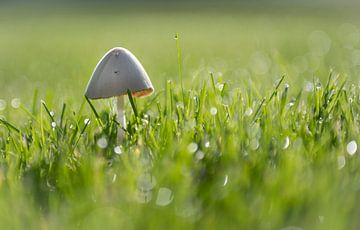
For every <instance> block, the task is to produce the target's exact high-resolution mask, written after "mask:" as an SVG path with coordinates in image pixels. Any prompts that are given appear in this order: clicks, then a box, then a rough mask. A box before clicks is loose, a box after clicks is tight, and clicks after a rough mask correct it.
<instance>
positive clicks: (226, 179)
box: [223, 175, 229, 186]
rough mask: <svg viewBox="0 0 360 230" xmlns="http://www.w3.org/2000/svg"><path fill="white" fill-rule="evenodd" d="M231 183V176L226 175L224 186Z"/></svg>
mask: <svg viewBox="0 0 360 230" xmlns="http://www.w3.org/2000/svg"><path fill="white" fill-rule="evenodd" d="M228 181H229V176H228V175H225V178H224V183H223V186H226V185H227V183H228Z"/></svg>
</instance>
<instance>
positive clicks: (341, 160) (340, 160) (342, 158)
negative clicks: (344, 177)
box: [337, 156, 346, 169]
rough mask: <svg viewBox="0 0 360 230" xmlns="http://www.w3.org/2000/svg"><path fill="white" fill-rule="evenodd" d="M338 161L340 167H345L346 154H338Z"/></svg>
mask: <svg viewBox="0 0 360 230" xmlns="http://www.w3.org/2000/svg"><path fill="white" fill-rule="evenodd" d="M337 163H338V169H342V168H344V167H345V164H346V160H345V156H338V158H337Z"/></svg>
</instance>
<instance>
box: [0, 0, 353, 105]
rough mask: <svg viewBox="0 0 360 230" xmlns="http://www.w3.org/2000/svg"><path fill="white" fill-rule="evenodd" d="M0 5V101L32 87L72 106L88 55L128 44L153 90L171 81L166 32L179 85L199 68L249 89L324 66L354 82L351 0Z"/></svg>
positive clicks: (309, 75) (305, 77)
mask: <svg viewBox="0 0 360 230" xmlns="http://www.w3.org/2000/svg"><path fill="white" fill-rule="evenodd" d="M0 4H1V5H0V82H1V84H0V92H1V93H0V99H1V98H2V99H5V100H11V99H12V98H20V99H21V101H23V102H24V103H25V104H26V103H28V102H29V100H30V98H31V95H32V94H33V92H34V90H35V89H38V90H39V92H40V95H41V96H42V97H44V98H46V97H47V98H48V99H50V98H53V97H56V100H60V101H59V104H60V102H61V101H62V100H66V101H68V102H69V100H70V101H72V102H75V103H77V101H78V98H79V97H81V96H82V94H83V92H84V89H85V87H86V84H87V81H88V79H89V77H90V76H91V73H92V71H93V68H94V67H95V65H96V63H97V62H98V60H99V59H100V58H101V57H102V55H103V54H104V53H105V52H106V51H107V50H108V49H110V48H112V47H115V46H123V47H126V48H128V49H129V50H131V51H132V52H133V53H134V54H135V55H136V56H137V57H138V58H139V59H140V61H141V62H142V63H143V65H144V66H145V68H146V70H147V71H148V73H149V75H150V77H151V79H152V80H153V83H154V85H155V87H156V88H157V89H161V88H163V87H164V84H165V82H166V80H167V79H175V80H176V79H177V78H178V77H177V76H178V75H177V53H176V52H177V50H176V46H175V40H174V34H175V33H176V32H178V33H179V34H180V46H181V52H182V65H183V70H184V78H185V79H186V82H185V84H186V85H188V86H189V85H191V84H194V83H197V82H201V81H203V80H207V79H208V76H209V72H213V73H214V74H215V75H216V76H217V77H221V78H222V79H225V80H229V81H231V82H232V86H234V87H238V86H241V85H243V84H244V83H246V82H248V81H249V80H251V81H252V82H255V83H258V82H259V83H261V84H258V87H259V89H262V88H266V87H268V86H269V84H268V83H270V82H273V80H274V79H277V78H279V76H281V75H286V81H287V82H288V83H290V85H293V86H295V87H296V85H298V83H301V85H303V84H304V82H305V81H312V79H313V78H314V77H315V78H321V79H322V78H327V76H328V74H329V72H330V70H331V69H332V70H334V71H336V72H339V73H341V74H343V75H346V76H349V77H351V78H353V79H354V80H356V79H355V77H356V76H357V75H358V73H359V67H360V49H359V40H360V32H359V27H358V26H359V23H358V21H359V16H358V13H357V12H358V11H357V10H358V9H359V8H358V4H357V3H356V2H355V1H301V2H300V1H271V2H270V1H255V2H254V1H206V2H205V1H184V2H179V1H156V2H151V1H119V2H117V1H105V2H103V1H90V2H88V1H86V2H85V1H72V2H67V3H63V2H58V1H30V2H28V1H26V2H25V1H23V2H22V1H2V2H1V3H0ZM176 81H177V80H176ZM270 86H271V84H270ZM28 99H29V100H28Z"/></svg>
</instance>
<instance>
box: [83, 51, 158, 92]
mask: <svg viewBox="0 0 360 230" xmlns="http://www.w3.org/2000/svg"><path fill="white" fill-rule="evenodd" d="M128 89H129V90H130V91H131V92H132V95H133V96H135V97H141V96H148V95H150V94H151V93H152V92H153V91H154V87H153V85H152V83H151V81H150V79H149V76H148V75H147V73H146V71H145V69H144V67H143V66H142V65H141V64H140V62H139V61H138V60H137V58H136V57H135V56H134V55H133V54H132V53H131V52H130V51H129V50H127V49H125V48H121V47H116V48H113V49H111V50H109V51H108V52H107V53H106V54H105V55H104V57H103V58H102V59H101V60H100V62H99V63H98V64H97V65H96V67H95V70H94V72H93V74H92V76H91V79H90V81H89V83H88V86H87V88H86V92H85V96H86V97H88V98H90V99H98V98H109V97H115V96H122V95H126V94H127V90H128Z"/></svg>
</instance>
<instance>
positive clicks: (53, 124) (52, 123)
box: [51, 121, 56, 129]
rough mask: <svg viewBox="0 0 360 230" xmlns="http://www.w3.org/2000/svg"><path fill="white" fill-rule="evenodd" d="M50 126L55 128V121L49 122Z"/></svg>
mask: <svg viewBox="0 0 360 230" xmlns="http://www.w3.org/2000/svg"><path fill="white" fill-rule="evenodd" d="M51 127H52V128H53V129H55V127H56V122H55V121H53V122H51Z"/></svg>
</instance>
